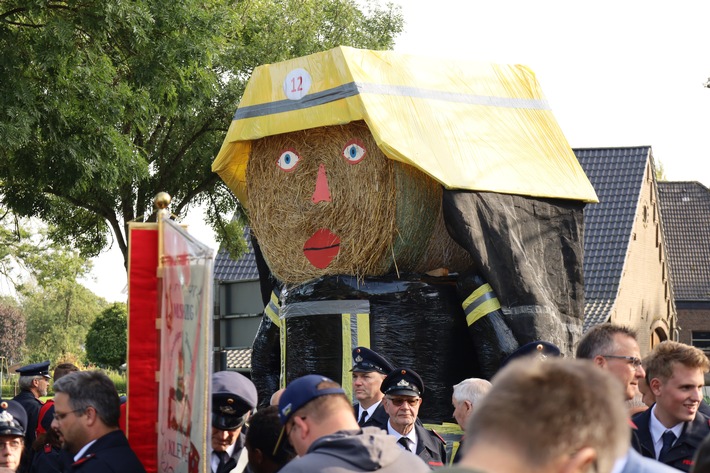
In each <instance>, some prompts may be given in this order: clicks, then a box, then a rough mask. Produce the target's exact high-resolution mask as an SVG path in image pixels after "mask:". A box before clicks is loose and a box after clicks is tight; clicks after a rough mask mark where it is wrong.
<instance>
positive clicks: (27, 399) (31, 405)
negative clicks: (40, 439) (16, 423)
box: [12, 390, 44, 473]
mask: <svg viewBox="0 0 710 473" xmlns="http://www.w3.org/2000/svg"><path fill="white" fill-rule="evenodd" d="M12 399H13V400H14V401H17V402H19V403H20V404H22V407H24V408H25V411H26V412H27V430H26V431H25V451H24V453H23V454H22V457H23V458H22V465H21V466H20V469H19V470H18V471H19V472H20V473H27V472H28V471H30V465H31V464H32V457H33V456H34V451H33V450H32V444H33V443H34V441H35V438H36V437H37V436H36V433H35V430H37V419H38V417H39V410H40V409H41V408H42V404H44V403H43V402H42V401H40V400H39V399H37V398H36V397H35V395H34V394H32V392H31V391H24V390H23V391H20V393H19V394H18V395H17V396H15V397H14V398H12Z"/></svg>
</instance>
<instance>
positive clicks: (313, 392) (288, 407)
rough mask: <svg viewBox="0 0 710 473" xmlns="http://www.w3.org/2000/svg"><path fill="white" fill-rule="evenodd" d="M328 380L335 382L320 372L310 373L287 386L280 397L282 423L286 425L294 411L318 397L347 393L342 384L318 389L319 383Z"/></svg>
mask: <svg viewBox="0 0 710 473" xmlns="http://www.w3.org/2000/svg"><path fill="white" fill-rule="evenodd" d="M326 381H329V382H331V383H333V382H334V381H333V380H332V379H330V378H326V377H325V376H321V375H319V374H309V375H306V376H302V377H300V378H297V379H294V380H293V381H291V383H289V385H288V386H286V390H285V391H284V392H283V394H281V399H279V419H280V420H281V425H286V422H288V420H289V419H290V418H291V416H292V415H293V413H294V412H296V411H297V410H299V409H300V408H302V407H303V406H305V405H306V404H308V403H309V402H311V401H312V400H313V399H315V398H317V397H320V396H325V395H326V394H345V390H343V388H341V387H340V386H338V387H337V388H325V389H318V385H319V384H320V383H323V382H326Z"/></svg>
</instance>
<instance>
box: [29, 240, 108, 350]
mask: <svg viewBox="0 0 710 473" xmlns="http://www.w3.org/2000/svg"><path fill="white" fill-rule="evenodd" d="M26 262H27V267H28V269H29V270H30V272H31V273H32V274H33V275H34V279H35V280H34V281H33V282H31V283H26V284H22V285H20V286H18V292H19V294H20V303H21V306H22V307H23V310H24V312H25V316H26V322H27V339H26V346H27V353H28V355H27V357H26V361H27V362H38V361H42V360H47V359H48V360H51V361H52V362H53V363H57V362H59V361H70V362H74V361H80V360H83V359H84V355H85V352H84V347H83V343H84V340H85V338H86V332H87V331H88V329H89V326H90V325H91V323H92V322H93V320H94V318H95V317H96V314H98V313H100V312H101V311H102V310H103V308H104V307H106V301H105V300H104V299H103V298H100V297H98V296H96V295H95V294H94V293H92V292H91V291H90V290H89V289H87V288H85V287H84V286H82V285H81V284H79V283H78V282H77V279H79V278H80V277H82V276H84V275H86V274H87V273H88V272H89V271H90V268H91V265H90V262H89V261H87V260H86V259H85V258H83V257H82V256H81V255H79V254H78V253H77V252H76V251H72V250H70V249H67V248H66V247H63V246H61V245H52V247H51V248H50V249H49V250H48V251H46V252H44V253H43V254H41V255H40V254H38V255H34V256H30V257H28V258H26Z"/></svg>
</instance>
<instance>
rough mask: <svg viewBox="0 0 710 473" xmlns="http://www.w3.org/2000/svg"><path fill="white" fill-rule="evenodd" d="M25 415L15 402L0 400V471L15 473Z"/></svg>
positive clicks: (23, 434) (25, 422)
mask: <svg viewBox="0 0 710 473" xmlns="http://www.w3.org/2000/svg"><path fill="white" fill-rule="evenodd" d="M26 427H27V413H26V412H25V409H24V408H23V407H22V405H20V403H18V402H16V401H3V400H0V471H2V469H3V468H5V469H6V470H7V471H13V472H14V471H17V469H18V468H19V467H20V461H21V459H22V450H23V449H24V436H25V429H26Z"/></svg>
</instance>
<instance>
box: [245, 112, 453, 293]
mask: <svg viewBox="0 0 710 473" xmlns="http://www.w3.org/2000/svg"><path fill="white" fill-rule="evenodd" d="M353 139H356V140H358V141H357V143H359V144H360V145H361V146H362V147H363V148H364V149H365V150H366V154H365V156H364V158H363V159H362V161H361V162H359V163H358V164H351V163H349V162H348V161H347V160H346V159H345V158H344V157H343V150H344V148H345V147H346V145H347V144H348V143H350V142H352V140H353ZM285 150H292V151H293V152H295V153H296V154H297V155H298V156H299V157H300V160H299V162H298V164H297V165H296V166H295V167H294V168H293V170H292V171H290V172H284V171H283V170H282V169H281V168H280V167H279V166H278V165H277V160H278V158H279V156H280V155H281V154H282V153H283V152H284V151H285ZM321 164H322V165H324V166H325V170H326V176H327V180H328V187H329V191H330V195H331V198H332V200H331V201H330V202H318V203H315V204H314V203H313V202H312V196H313V192H314V190H315V186H316V180H317V176H318V169H319V167H320V165H321ZM246 175H247V192H248V194H249V220H250V225H251V227H252V229H253V231H254V234H255V236H256V238H257V239H258V241H259V244H260V246H261V249H262V251H263V254H264V257H265V259H266V261H267V263H268V264H269V267H270V268H271V270H272V272H273V273H274V274H275V275H276V277H278V278H279V279H281V280H282V281H284V282H287V283H302V282H305V281H308V280H310V279H313V278H316V277H320V276H323V275H326V274H327V275H334V274H348V275H355V276H358V277H364V276H380V275H384V274H388V273H390V272H392V271H395V270H397V271H400V272H404V271H421V268H422V267H423V265H425V266H427V269H432V268H436V267H441V266H448V267H451V264H450V263H451V261H450V260H449V261H445V260H441V258H442V257H448V258H452V257H453V258H454V259H456V262H457V263H458V262H459V261H463V260H462V259H460V258H459V256H460V255H461V254H465V253H464V252H463V250H462V249H461V248H460V247H458V245H456V244H455V243H453V241H451V239H450V238H449V237H448V234H447V233H446V230H445V228H444V225H443V218H442V216H441V187H440V185H439V184H438V183H436V182H435V181H433V180H432V179H431V178H429V177H428V176H426V175H425V174H423V173H422V172H420V171H418V170H416V169H414V168H412V167H411V166H409V165H406V164H402V163H399V162H395V161H392V160H390V159H387V158H386V157H385V155H384V154H383V153H382V151H381V150H380V149H379V148H378V147H377V144H376V142H375V139H374V137H373V136H372V134H371V133H370V132H369V130H368V128H367V125H365V123H364V122H355V123H350V124H347V125H342V126H330V127H323V128H315V129H311V130H303V131H296V132H293V133H285V134H282V135H277V136H270V137H266V138H262V139H260V140H256V141H254V142H253V146H252V154H251V156H250V159H249V164H248V167H247V174H246ZM323 228H325V229H328V230H330V231H331V232H333V233H334V234H336V235H338V236H339V238H340V250H339V252H338V253H337V255H335V257H334V258H333V260H332V261H331V262H330V264H329V265H328V266H327V267H326V268H325V269H319V268H317V267H315V266H313V265H312V264H311V263H310V261H309V260H308V259H307V258H306V256H305V255H304V252H303V247H304V243H305V242H306V241H307V240H308V239H309V238H310V237H311V236H312V235H313V234H314V233H315V232H316V231H318V230H319V229H323ZM436 233H440V234H436ZM452 245H453V246H452Z"/></svg>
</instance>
